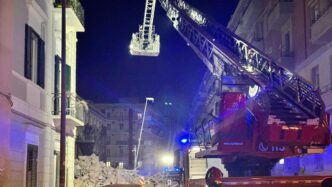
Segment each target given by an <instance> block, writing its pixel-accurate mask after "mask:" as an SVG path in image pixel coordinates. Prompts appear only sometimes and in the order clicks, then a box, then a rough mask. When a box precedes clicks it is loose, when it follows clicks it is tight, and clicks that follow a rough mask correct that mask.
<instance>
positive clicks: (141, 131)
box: [134, 97, 154, 170]
mask: <svg viewBox="0 0 332 187" xmlns="http://www.w3.org/2000/svg"><path fill="white" fill-rule="evenodd" d="M148 101H151V102H153V101H154V98H153V97H146V98H145V106H144V112H143V119H142V124H141V129H140V132H139V137H138V145H137V150H136V154H135V168H134V169H135V170H136V169H137V165H138V154H139V147H140V145H141V139H142V133H143V128H144V120H145V113H146V108H147V106H148Z"/></svg>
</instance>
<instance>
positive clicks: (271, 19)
mask: <svg viewBox="0 0 332 187" xmlns="http://www.w3.org/2000/svg"><path fill="white" fill-rule="evenodd" d="M292 13H293V1H292V0H279V1H278V3H276V5H275V6H274V7H273V8H272V10H271V12H270V14H269V15H268V18H267V19H268V24H269V25H268V28H269V30H274V29H277V30H279V29H280V26H281V25H283V23H286V21H287V19H289V18H290V16H291V15H292Z"/></svg>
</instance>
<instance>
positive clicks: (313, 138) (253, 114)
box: [130, 0, 331, 177]
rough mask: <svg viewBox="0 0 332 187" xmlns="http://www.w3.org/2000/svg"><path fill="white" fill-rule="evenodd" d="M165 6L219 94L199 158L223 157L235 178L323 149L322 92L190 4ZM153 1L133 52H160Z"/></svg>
mask: <svg viewBox="0 0 332 187" xmlns="http://www.w3.org/2000/svg"><path fill="white" fill-rule="evenodd" d="M159 2H160V4H161V6H162V8H163V9H164V10H165V11H166V14H167V16H168V17H169V19H170V20H171V21H172V22H173V26H174V28H175V29H176V30H177V31H178V33H179V34H180V35H181V36H182V37H183V39H184V40H185V41H186V42H187V44H188V46H190V47H191V48H192V49H193V51H194V52H195V53H196V54H197V55H198V56H199V58H200V59H201V60H202V62H203V63H204V64H205V65H206V67H207V69H208V70H209V72H210V75H211V76H213V77H214V84H213V85H216V86H217V87H218V89H219V91H220V92H218V93H219V97H220V99H219V103H220V104H219V106H220V112H219V114H218V116H216V118H215V120H214V122H213V123H206V124H203V125H200V126H196V127H195V133H196V134H197V136H198V137H199V138H201V139H203V140H204V141H202V142H205V145H204V147H205V148H206V150H204V151H201V152H199V153H196V157H199V158H221V159H222V162H223V164H224V165H225V168H226V169H227V171H228V173H229V176H231V177H241V176H269V175H270V171H271V168H272V167H273V166H274V165H275V164H276V162H278V161H279V160H280V159H281V158H285V157H290V156H298V155H304V154H313V153H322V152H324V150H325V148H326V147H327V146H328V145H330V143H331V133H330V127H329V115H328V114H327V113H325V106H324V102H323V100H322V98H321V95H320V92H319V90H317V89H315V87H314V86H313V85H312V84H310V83H309V82H307V81H306V80H304V79H303V78H301V77H300V76H298V75H296V74H294V73H293V72H291V71H290V70H288V69H286V68H284V67H283V66H282V65H280V64H278V63H276V62H275V61H274V60H273V59H272V58H270V57H269V56H268V55H266V54H264V52H262V51H260V50H259V49H257V48H255V47H254V46H252V45H251V44H250V43H248V42H247V41H245V40H243V39H242V38H240V37H239V36H237V35H236V34H234V33H233V32H231V31H229V30H228V29H227V28H225V27H224V26H222V25H220V24H219V23H217V22H215V21H214V20H213V19H211V18H208V17H207V16H206V15H204V14H203V13H201V12H200V11H199V10H197V9H196V8H194V7H192V6H190V5H189V4H188V3H186V2H185V1H184V0H159ZM155 3H156V0H147V1H146V9H145V14H144V23H143V25H142V26H140V30H139V32H138V33H135V34H133V39H132V41H131V45H130V52H131V53H132V54H134V55H148V56H157V55H158V54H159V35H157V34H156V33H155V29H154V26H153V13H154V6H155ZM208 97H209V96H207V98H208ZM214 104H215V103H214Z"/></svg>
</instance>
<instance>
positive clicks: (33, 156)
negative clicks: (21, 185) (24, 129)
mask: <svg viewBox="0 0 332 187" xmlns="http://www.w3.org/2000/svg"><path fill="white" fill-rule="evenodd" d="M37 159H38V146H35V145H30V144H28V149H27V160H26V181H25V184H26V185H25V186H26V187H36V186H37Z"/></svg>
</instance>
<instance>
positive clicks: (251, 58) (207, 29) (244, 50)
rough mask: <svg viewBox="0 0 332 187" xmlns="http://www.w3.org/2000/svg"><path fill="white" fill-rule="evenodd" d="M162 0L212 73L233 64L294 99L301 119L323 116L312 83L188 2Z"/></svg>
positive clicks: (285, 97)
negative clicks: (208, 17)
mask: <svg viewBox="0 0 332 187" xmlns="http://www.w3.org/2000/svg"><path fill="white" fill-rule="evenodd" d="M159 1H160V3H161V5H162V7H163V8H164V9H165V10H166V12H167V15H168V17H169V18H170V19H171V20H172V22H173V25H174V27H175V28H176V29H177V30H178V32H179V33H180V35H181V36H182V37H183V38H184V39H185V40H186V41H187V43H188V44H189V45H190V46H191V47H192V48H193V50H194V51H195V52H196V53H197V54H198V56H199V57H200V58H201V59H202V60H203V62H204V63H205V64H206V66H207V67H208V69H209V70H210V71H211V72H212V73H213V74H215V75H217V76H218V77H221V74H222V72H223V71H224V65H227V66H230V67H232V69H233V70H236V73H237V74H239V75H240V76H242V77H243V78H244V79H246V78H249V79H251V80H252V81H253V82H255V84H257V85H258V86H259V87H260V88H262V89H260V91H264V90H265V91H266V89H268V90H271V92H273V93H274V94H275V95H277V97H276V98H275V99H282V100H284V101H287V102H291V103H292V104H293V105H294V107H295V108H296V112H298V113H301V115H302V116H303V118H302V119H304V120H306V119H315V118H319V119H322V118H323V115H324V112H325V106H324V103H323V101H322V98H321V96H320V94H319V91H317V90H315V89H314V87H313V86H312V85H311V84H309V83H308V82H306V81H305V80H303V79H302V78H301V77H299V76H297V75H295V74H293V73H292V72H290V71H289V70H287V69H286V68H284V67H282V66H280V65H279V64H277V63H275V62H274V61H273V60H272V59H271V58H270V57H268V56H267V55H265V54H264V53H263V52H261V51H260V50H259V49H256V48H255V47H253V46H252V45H251V44H249V43H248V42H246V41H245V40H243V39H241V38H240V37H238V36H236V35H235V34H233V33H232V32H230V31H229V30H228V29H226V28H224V27H223V26H222V25H220V24H218V23H215V22H213V21H211V19H207V17H206V16H205V15H203V14H202V13H200V12H199V11H198V10H196V9H194V8H193V7H191V6H190V5H188V4H187V3H186V2H185V1H183V0H174V1H172V0H159ZM320 122H321V121H320Z"/></svg>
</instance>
